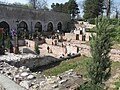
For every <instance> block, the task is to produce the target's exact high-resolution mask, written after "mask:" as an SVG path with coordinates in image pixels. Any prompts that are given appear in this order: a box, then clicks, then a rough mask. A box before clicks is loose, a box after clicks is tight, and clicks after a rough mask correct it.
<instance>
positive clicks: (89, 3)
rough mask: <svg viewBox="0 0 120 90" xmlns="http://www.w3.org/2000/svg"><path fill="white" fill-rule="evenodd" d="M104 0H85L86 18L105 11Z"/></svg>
mask: <svg viewBox="0 0 120 90" xmlns="http://www.w3.org/2000/svg"><path fill="white" fill-rule="evenodd" d="M103 1H104V0H85V1H84V4H83V8H84V10H83V12H84V15H83V17H84V19H91V18H96V17H98V16H99V15H101V14H102V13H103V5H104V3H103Z"/></svg>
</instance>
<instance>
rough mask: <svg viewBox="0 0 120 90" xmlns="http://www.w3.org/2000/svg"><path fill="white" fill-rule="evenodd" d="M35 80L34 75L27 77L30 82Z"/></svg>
mask: <svg viewBox="0 0 120 90" xmlns="http://www.w3.org/2000/svg"><path fill="white" fill-rule="evenodd" d="M34 78H35V77H34V76H33V75H28V76H27V79H28V80H31V79H34Z"/></svg>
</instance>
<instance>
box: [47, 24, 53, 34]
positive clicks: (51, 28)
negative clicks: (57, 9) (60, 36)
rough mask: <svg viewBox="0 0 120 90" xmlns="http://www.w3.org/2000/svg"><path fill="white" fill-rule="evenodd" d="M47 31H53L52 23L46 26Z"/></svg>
mask: <svg viewBox="0 0 120 90" xmlns="http://www.w3.org/2000/svg"><path fill="white" fill-rule="evenodd" d="M47 31H48V32H52V31H53V23H52V22H49V23H48V25H47Z"/></svg>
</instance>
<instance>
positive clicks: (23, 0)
mask: <svg viewBox="0 0 120 90" xmlns="http://www.w3.org/2000/svg"><path fill="white" fill-rule="evenodd" d="M0 1H2V2H8V3H14V2H19V3H22V4H26V3H28V2H29V0H0ZM68 1H69V0H47V3H48V6H49V8H50V6H51V4H52V3H65V2H68ZM77 1H78V2H79V1H82V0H77Z"/></svg>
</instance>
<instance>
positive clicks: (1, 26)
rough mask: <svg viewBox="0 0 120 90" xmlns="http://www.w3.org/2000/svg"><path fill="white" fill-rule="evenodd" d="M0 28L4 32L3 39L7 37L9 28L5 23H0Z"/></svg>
mask: <svg viewBox="0 0 120 90" xmlns="http://www.w3.org/2000/svg"><path fill="white" fill-rule="evenodd" d="M0 28H4V30H5V38H6V37H7V35H8V34H10V26H9V24H8V23H7V22H6V21H2V22H0Z"/></svg>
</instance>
